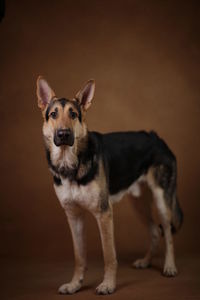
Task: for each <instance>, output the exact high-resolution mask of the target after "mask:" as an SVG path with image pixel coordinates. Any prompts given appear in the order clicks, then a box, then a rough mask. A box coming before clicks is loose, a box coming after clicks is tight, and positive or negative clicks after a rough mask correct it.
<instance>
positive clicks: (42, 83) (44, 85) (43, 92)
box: [37, 76, 55, 110]
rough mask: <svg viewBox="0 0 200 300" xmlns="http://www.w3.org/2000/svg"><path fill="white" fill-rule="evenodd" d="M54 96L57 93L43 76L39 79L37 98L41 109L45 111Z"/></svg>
mask: <svg viewBox="0 0 200 300" xmlns="http://www.w3.org/2000/svg"><path fill="white" fill-rule="evenodd" d="M54 96H55V93H54V91H53V90H52V89H51V87H50V86H49V84H48V82H47V81H46V80H45V79H44V78H43V77H42V76H39V77H38V79H37V97H38V106H39V108H41V110H44V109H45V107H46V106H47V104H49V102H50V101H51V99H52V98H53V97H54Z"/></svg>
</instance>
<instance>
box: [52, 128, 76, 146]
mask: <svg viewBox="0 0 200 300" xmlns="http://www.w3.org/2000/svg"><path fill="white" fill-rule="evenodd" d="M54 144H55V145H56V146H62V145H67V146H73V144H74V135H73V132H72V131H71V130H70V129H58V130H56V132H55V134H54Z"/></svg>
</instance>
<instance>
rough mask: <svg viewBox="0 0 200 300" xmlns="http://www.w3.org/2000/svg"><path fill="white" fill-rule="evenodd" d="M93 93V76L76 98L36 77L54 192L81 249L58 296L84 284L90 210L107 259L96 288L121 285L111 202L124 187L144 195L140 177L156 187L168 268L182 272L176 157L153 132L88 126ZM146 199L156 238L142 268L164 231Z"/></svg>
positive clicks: (76, 249) (172, 273) (167, 273)
mask: <svg viewBox="0 0 200 300" xmlns="http://www.w3.org/2000/svg"><path fill="white" fill-rule="evenodd" d="M94 92H95V82H94V80H89V81H88V82H86V84H85V85H84V86H83V87H82V88H81V89H80V90H79V92H78V93H77V94H76V95H75V97H74V98H73V99H67V98H59V97H57V96H56V95H55V93H54V91H53V90H52V88H51V87H50V85H49V84H48V82H47V81H46V80H45V79H44V78H43V77H41V76H39V77H38V79H37V98H38V106H39V108H40V109H41V111H42V115H43V119H44V124H43V136H44V144H45V149H46V157H47V161H48V166H49V169H50V171H51V173H52V175H53V180H54V189H55V192H56V195H57V197H58V199H59V201H60V204H61V206H62V207H63V208H64V211H65V213H66V215H67V218H68V223H69V226H70V229H71V233H72V239H73V246H74V253H75V269H74V275H73V277H72V280H71V282H69V283H66V284H63V285H61V286H60V288H59V290H58V292H59V293H60V294H73V293H75V292H77V291H78V290H80V289H81V286H82V283H83V279H84V273H85V270H86V247H85V226H84V212H85V211H86V210H87V211H90V212H91V213H92V214H93V215H94V217H95V218H96V221H97V224H98V227H99V231H100V236H101V241H102V248H103V256H104V264H105V267H104V278H103V282H102V283H101V284H100V285H99V286H98V287H97V288H96V293H97V294H103V295H106V294H111V293H113V292H114V291H115V289H116V272H117V258H116V251H115V245H114V234H113V233H114V231H113V209H112V206H113V203H114V202H115V201H118V200H119V199H121V198H122V197H123V195H124V194H126V193H128V194H129V195H130V196H132V197H139V196H140V193H141V187H140V185H141V183H142V182H146V183H147V185H148V186H149V188H150V190H151V191H152V194H153V203H154V204H155V206H156V208H157V211H158V214H159V217H160V222H161V228H162V231H163V235H164V238H165V244H166V253H165V262H164V269H163V274H164V275H165V276H175V275H176V274H177V269H176V265H175V258H174V248H173V239H172V233H173V232H176V231H177V230H178V229H179V228H180V227H181V224H182V221H183V213H182V210H181V208H180V205H179V202H178V199H177V192H176V181H177V164H176V158H175V155H174V154H173V153H172V151H171V150H170V149H169V147H168V146H167V144H166V143H165V142H164V141H163V140H162V139H161V138H160V137H159V136H158V135H157V134H156V133H155V132H154V131H151V132H146V131H137V132H134V131H130V132H114V133H107V134H101V133H98V132H92V131H88V129H87V125H86V112H87V110H88V109H89V107H90V106H91V103H92V99H93V97H94ZM145 205H146V207H145V209H144V211H143V215H142V220H143V222H144V223H145V224H146V225H148V228H149V232H150V236H151V242H150V247H149V250H148V252H147V254H146V255H145V256H144V258H142V259H138V260H136V261H135V262H134V264H133V265H134V267H136V268H146V267H148V266H149V265H150V263H151V260H152V257H153V255H154V254H155V250H156V248H157V246H158V243H159V239H160V236H161V230H160V228H159V226H158V225H157V224H156V223H155V222H154V220H153V217H152V214H151V203H150V202H149V203H146V204H145ZM136 209H137V205H136Z"/></svg>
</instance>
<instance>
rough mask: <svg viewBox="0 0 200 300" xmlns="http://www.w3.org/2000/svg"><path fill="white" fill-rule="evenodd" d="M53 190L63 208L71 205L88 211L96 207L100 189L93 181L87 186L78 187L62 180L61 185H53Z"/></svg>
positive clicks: (66, 180)
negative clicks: (76, 205)
mask: <svg viewBox="0 0 200 300" xmlns="http://www.w3.org/2000/svg"><path fill="white" fill-rule="evenodd" d="M54 188H55V192H56V195H57V197H58V199H59V201H60V203H61V205H62V207H63V208H67V206H68V205H69V204H73V203H74V204H78V205H80V206H82V207H84V208H86V209H89V210H91V209H95V208H96V207H97V206H98V203H99V194H100V188H99V186H98V184H97V182H96V181H95V180H93V181H91V182H90V183H89V184H87V185H79V184H77V183H76V182H70V181H69V180H68V179H62V185H59V186H56V185H54Z"/></svg>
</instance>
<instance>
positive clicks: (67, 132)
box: [57, 129, 71, 139]
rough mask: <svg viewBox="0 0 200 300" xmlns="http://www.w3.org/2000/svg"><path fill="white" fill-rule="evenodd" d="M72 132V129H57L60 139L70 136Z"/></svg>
mask: <svg viewBox="0 0 200 300" xmlns="http://www.w3.org/2000/svg"><path fill="white" fill-rule="evenodd" d="M70 133H71V131H70V129H58V131H57V135H58V137H59V138H60V139H65V138H68V137H69V135H70Z"/></svg>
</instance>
